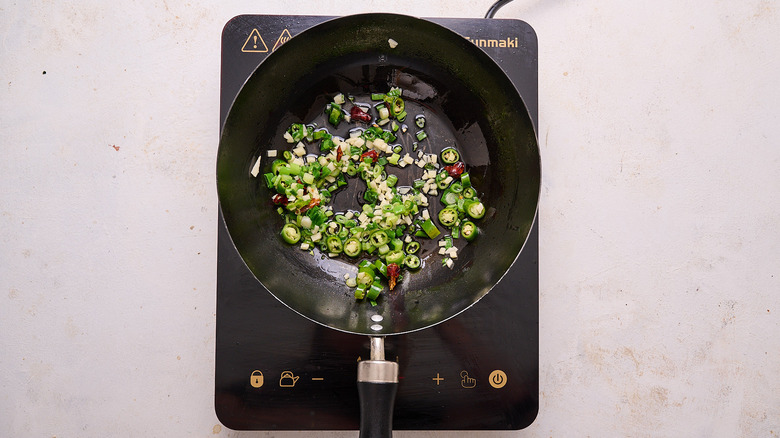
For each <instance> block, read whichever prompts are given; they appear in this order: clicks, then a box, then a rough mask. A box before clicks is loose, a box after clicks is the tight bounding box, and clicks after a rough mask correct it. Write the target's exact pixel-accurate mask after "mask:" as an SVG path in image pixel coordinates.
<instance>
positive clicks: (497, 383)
mask: <svg viewBox="0 0 780 438" xmlns="http://www.w3.org/2000/svg"><path fill="white" fill-rule="evenodd" d="M506 380H507V377H506V373H505V372H503V371H501V370H493V372H492V373H490V376H488V382H490V386H492V387H493V388H496V389H501V388H503V387H504V385H506Z"/></svg>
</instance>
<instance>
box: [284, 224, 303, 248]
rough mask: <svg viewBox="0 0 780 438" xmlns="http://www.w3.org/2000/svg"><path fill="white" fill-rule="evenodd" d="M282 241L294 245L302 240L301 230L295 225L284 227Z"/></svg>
mask: <svg viewBox="0 0 780 438" xmlns="http://www.w3.org/2000/svg"><path fill="white" fill-rule="evenodd" d="M282 239H284V241H285V242H287V243H289V244H291V245H294V244H296V243H298V242H299V241H300V240H301V230H299V229H298V227H297V226H296V225H295V224H285V226H283V227H282Z"/></svg>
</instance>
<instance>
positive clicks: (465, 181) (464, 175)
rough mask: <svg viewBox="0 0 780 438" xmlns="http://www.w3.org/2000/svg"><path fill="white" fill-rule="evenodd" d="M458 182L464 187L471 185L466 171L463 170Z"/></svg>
mask: <svg viewBox="0 0 780 438" xmlns="http://www.w3.org/2000/svg"><path fill="white" fill-rule="evenodd" d="M460 183H461V185H462V186H463V188H464V189H467V188H469V187H471V176H469V174H468V172H463V173H462V174H461V175H460Z"/></svg>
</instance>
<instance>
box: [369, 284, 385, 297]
mask: <svg viewBox="0 0 780 438" xmlns="http://www.w3.org/2000/svg"><path fill="white" fill-rule="evenodd" d="M382 289H383V287H382V286H380V285H378V284H376V283H372V284H371V286H370V287H369V288H368V292H367V293H366V298H368V299H369V300H375V299H377V297H379V294H381V293H382Z"/></svg>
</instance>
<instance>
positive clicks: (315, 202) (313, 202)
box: [299, 198, 320, 214]
mask: <svg viewBox="0 0 780 438" xmlns="http://www.w3.org/2000/svg"><path fill="white" fill-rule="evenodd" d="M315 205H320V199H319V198H314V199H312V200H311V201H310V202H309V203H308V204H306V205H304V206H303V207H301V211H300V212H299V214H303V213H306V212H307V211H309V209H310V208H312V207H314V206H315Z"/></svg>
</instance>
